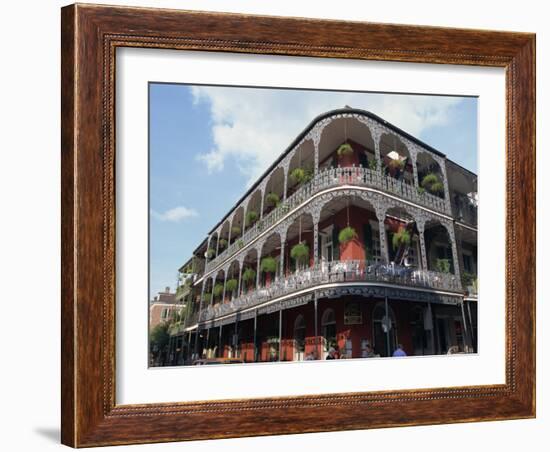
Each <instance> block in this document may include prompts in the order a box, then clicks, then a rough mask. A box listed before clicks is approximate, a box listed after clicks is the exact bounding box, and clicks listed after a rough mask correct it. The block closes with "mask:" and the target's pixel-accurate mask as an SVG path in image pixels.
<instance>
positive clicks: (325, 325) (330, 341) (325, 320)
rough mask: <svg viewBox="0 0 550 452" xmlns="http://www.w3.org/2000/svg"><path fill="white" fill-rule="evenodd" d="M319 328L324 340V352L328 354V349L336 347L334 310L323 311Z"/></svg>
mask: <svg viewBox="0 0 550 452" xmlns="http://www.w3.org/2000/svg"><path fill="white" fill-rule="evenodd" d="M321 327H322V331H323V338H324V339H325V351H326V352H328V350H329V349H330V347H335V346H336V316H335V315H334V309H330V308H327V309H325V312H323V317H322V318H321Z"/></svg>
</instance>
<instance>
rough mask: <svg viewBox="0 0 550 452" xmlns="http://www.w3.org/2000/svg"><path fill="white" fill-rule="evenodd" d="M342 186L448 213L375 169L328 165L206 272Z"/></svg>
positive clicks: (440, 202)
mask: <svg viewBox="0 0 550 452" xmlns="http://www.w3.org/2000/svg"><path fill="white" fill-rule="evenodd" d="M342 185H356V186H360V187H370V188H376V189H379V190H382V191H384V192H387V193H391V194H393V195H396V196H398V197H400V198H403V199H407V200H409V201H412V202H414V203H416V204H419V205H423V206H425V207H428V208H430V209H433V210H435V211H437V212H441V213H446V214H449V213H450V212H449V208H448V206H447V203H446V201H445V200H444V199H443V198H440V197H438V196H435V195H432V194H430V193H427V192H420V191H418V190H417V189H416V188H415V187H414V186H413V185H411V184H409V183H407V182H404V181H400V180H397V179H395V178H393V177H391V176H385V175H383V174H381V173H380V172H379V171H375V170H371V169H369V168H362V167H355V166H354V167H349V168H330V169H326V170H324V171H320V172H319V173H318V174H317V175H316V176H314V177H313V179H312V180H311V181H309V182H307V183H305V184H304V185H302V186H300V187H299V188H298V189H297V190H296V191H295V192H294V193H293V194H292V195H290V196H288V197H287V198H286V199H285V200H284V201H283V202H281V204H280V205H279V206H278V207H277V208H275V209H273V210H272V211H271V212H269V213H268V214H267V215H265V216H264V217H263V218H261V219H260V220H258V221H256V223H255V224H254V225H253V226H252V227H250V228H249V229H248V230H247V231H245V233H244V234H243V235H242V237H239V238H238V239H236V240H235V241H234V243H232V244H231V245H230V246H228V247H227V249H225V250H224V251H222V252H221V253H219V254H218V256H217V257H215V258H213V259H212V260H210V261H209V262H208V263H207V264H206V270H205V271H206V272H208V271H210V270H211V269H213V268H215V267H216V266H217V265H218V264H219V263H220V262H223V261H224V260H225V259H227V258H228V257H229V256H232V255H233V254H235V253H236V252H237V251H239V250H240V249H241V248H242V247H244V246H245V245H247V244H248V243H250V242H251V241H252V240H254V239H255V238H256V237H258V235H260V234H261V233H262V232H263V231H265V230H266V229H268V228H270V227H271V226H273V225H274V224H276V223H278V222H279V221H280V220H281V219H282V218H283V217H284V216H285V215H286V214H288V213H289V212H291V211H292V210H294V209H295V208H296V207H298V206H299V205H301V204H302V203H304V202H305V201H306V200H307V199H309V198H311V197H312V196H313V195H315V194H316V193H319V192H320V191H322V190H326V189H329V188H334V187H339V186H342Z"/></svg>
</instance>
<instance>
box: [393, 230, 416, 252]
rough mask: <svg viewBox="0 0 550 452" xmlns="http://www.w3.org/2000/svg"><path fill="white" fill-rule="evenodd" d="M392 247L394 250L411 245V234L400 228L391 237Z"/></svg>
mask: <svg viewBox="0 0 550 452" xmlns="http://www.w3.org/2000/svg"><path fill="white" fill-rule="evenodd" d="M391 241H392V246H393V249H394V250H396V249H398V248H399V247H400V246H402V245H403V246H409V245H410V244H411V234H410V233H409V231H407V230H406V229H405V228H404V227H400V228H399V230H398V231H397V232H395V233H394V234H393V236H392V240H391Z"/></svg>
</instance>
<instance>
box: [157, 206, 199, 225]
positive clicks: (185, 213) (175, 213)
mask: <svg viewBox="0 0 550 452" xmlns="http://www.w3.org/2000/svg"><path fill="white" fill-rule="evenodd" d="M151 215H152V216H153V217H155V218H156V219H157V220H159V221H171V222H174V223H178V222H180V221H181V220H185V219H187V218H193V217H198V216H199V214H198V213H197V211H196V210H195V209H188V208H187V207H184V206H177V207H174V208H173V209H168V210H166V211H164V212H156V211H154V210H152V211H151Z"/></svg>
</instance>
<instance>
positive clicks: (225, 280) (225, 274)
mask: <svg viewBox="0 0 550 452" xmlns="http://www.w3.org/2000/svg"><path fill="white" fill-rule="evenodd" d="M227 270H229V269H227ZM227 270H225V271H224V272H223V292H222V304H223V303H225V285H226V284H227Z"/></svg>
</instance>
